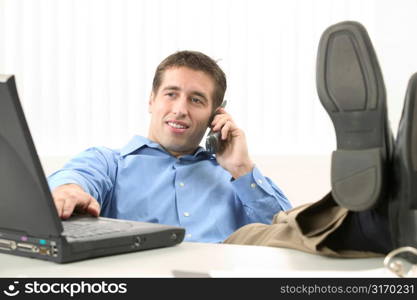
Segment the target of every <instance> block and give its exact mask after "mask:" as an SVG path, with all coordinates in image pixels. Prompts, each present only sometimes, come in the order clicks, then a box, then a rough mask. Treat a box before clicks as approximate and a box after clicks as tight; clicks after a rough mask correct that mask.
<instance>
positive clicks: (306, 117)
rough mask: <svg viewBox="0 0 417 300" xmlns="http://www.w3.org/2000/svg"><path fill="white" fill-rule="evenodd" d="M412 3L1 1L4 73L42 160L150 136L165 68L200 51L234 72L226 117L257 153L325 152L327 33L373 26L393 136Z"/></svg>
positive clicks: (408, 57)
mask: <svg viewBox="0 0 417 300" xmlns="http://www.w3.org/2000/svg"><path fill="white" fill-rule="evenodd" d="M416 14H417V1H414V0H409V1H408V0H397V1H391V0H338V1H333V0H314V1H313V0H287V1H283V0H281V1H279V0H270V1H268V0H246V1H245V0H236V1H233V0H200V1H196V0H192V1H191V0H159V1H156V0H149V1H147V0H96V1H93V0H74V1H71V0H27V1H25V0H0V73H5V74H15V75H16V80H17V84H18V90H19V93H20V97H21V101H22V103H23V107H24V110H25V113H26V116H27V119H28V122H29V125H30V127H31V131H32V135H33V137H34V140H35V143H36V146H37V148H38V152H39V153H40V155H41V156H49V155H52V156H64V155H73V154H75V153H78V152H80V151H82V150H83V149H85V148H87V147H90V146H108V147H111V148H119V147H122V146H123V145H124V144H125V143H127V142H128V140H129V139H130V138H131V137H132V136H133V135H134V134H141V135H145V136H146V135H147V128H148V122H149V115H148V112H147V102H148V96H149V94H150V90H151V81H152V78H153V73H154V70H155V68H156V66H157V64H158V63H159V62H160V61H161V60H162V59H163V58H165V57H166V56H168V55H169V54H171V53H173V52H175V51H177V50H184V49H189V50H198V51H202V52H204V53H206V54H208V55H209V56H211V57H213V58H214V59H216V60H219V64H220V65H221V67H222V68H223V69H224V71H225V72H226V74H227V76H228V86H229V87H228V90H227V94H226V99H227V100H228V110H229V111H230V112H231V113H232V114H233V116H234V118H235V120H236V122H237V123H238V125H239V126H240V127H241V128H243V129H244V130H245V131H246V133H247V137H248V140H249V145H250V146H249V147H250V152H251V153H252V155H315V154H317V155H327V154H329V153H330V152H331V151H332V150H333V149H334V148H335V135H334V130H333V127H332V124H331V122H330V119H329V117H328V115H327V114H326V113H325V111H324V109H323V108H322V106H321V104H320V101H319V99H318V97H317V93H316V88H315V60H316V51H317V45H318V41H319V38H320V35H321V33H322V32H323V31H324V30H325V29H326V28H327V27H328V26H330V25H332V24H334V23H337V22H340V21H344V20H355V21H359V22H361V23H362V24H363V25H365V27H366V28H367V29H368V32H369V34H370V36H371V39H372V41H373V44H374V46H375V49H376V52H377V54H378V58H379V61H380V64H381V67H382V70H383V74H384V78H385V83H386V88H387V95H388V105H389V112H390V119H391V123H392V127H393V128H394V129H396V127H397V125H398V121H399V117H400V113H401V109H402V102H403V98H404V93H405V88H406V85H407V81H408V79H409V77H410V76H411V74H412V73H414V72H416V71H417V38H416V37H417V18H416V17H415V16H416Z"/></svg>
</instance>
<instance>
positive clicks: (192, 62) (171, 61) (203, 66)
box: [152, 51, 227, 110]
mask: <svg viewBox="0 0 417 300" xmlns="http://www.w3.org/2000/svg"><path fill="white" fill-rule="evenodd" d="M172 67H187V68H190V69H192V70H196V71H202V72H204V73H206V74H207V75H209V76H210V77H211V78H213V80H214V93H213V95H212V96H213V102H214V103H213V104H214V105H213V110H214V109H216V108H217V107H218V106H220V104H221V103H222V101H223V98H224V94H225V92H226V88H227V83H226V75H225V74H224V72H223V70H222V69H221V68H220V67H219V66H218V64H217V62H215V61H214V60H213V59H212V58H210V57H208V56H207V55H205V54H204V53H201V52H198V51H178V52H176V53H174V54H171V55H170V56H168V57H167V58H165V59H164V60H163V61H162V62H161V63H160V64H159V65H158V67H157V68H156V71H155V75H154V78H153V83H152V91H153V92H154V94H156V93H157V91H158V89H159V87H160V85H161V81H162V75H163V73H164V72H165V70H167V69H169V68H172Z"/></svg>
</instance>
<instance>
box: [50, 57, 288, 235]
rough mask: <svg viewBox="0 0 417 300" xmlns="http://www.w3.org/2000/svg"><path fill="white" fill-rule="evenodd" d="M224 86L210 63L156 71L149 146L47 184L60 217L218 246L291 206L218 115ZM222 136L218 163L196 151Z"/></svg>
mask: <svg viewBox="0 0 417 300" xmlns="http://www.w3.org/2000/svg"><path fill="white" fill-rule="evenodd" d="M226 86H227V85H226V77H225V74H224V72H223V71H222V70H221V69H220V67H219V66H218V65H217V63H216V62H215V61H214V60H212V59H211V58H210V57H208V56H207V55H205V54H203V53H200V52H194V51H181V52H177V53H174V54H172V55H170V56H168V57H167V58H166V59H165V60H163V61H162V62H161V63H160V65H159V66H158V67H157V69H156V72H155V76H154V80H153V87H152V93H151V95H150V99H149V113H150V114H151V122H150V127H149V132H148V137H147V138H145V137H142V136H135V137H133V139H132V140H131V141H130V142H129V143H128V144H127V145H126V146H124V147H123V148H121V149H116V150H114V149H108V148H105V147H95V148H90V149H87V150H86V151H84V152H82V153H80V154H79V155H77V156H76V157H74V158H73V159H72V160H70V161H69V162H68V163H67V164H66V165H65V166H64V167H63V169H61V170H59V171H57V172H55V173H54V174H52V175H51V176H49V178H48V182H49V186H50V188H51V190H52V195H53V197H54V201H55V205H56V207H57V211H58V215H59V216H60V217H61V218H63V219H66V218H69V217H70V216H71V215H72V213H73V212H74V211H76V212H81V213H90V214H92V215H94V216H99V215H101V216H105V217H110V218H118V219H130V220H136V221H144V222H155V223H161V224H168V225H176V226H182V227H185V228H186V237H185V240H187V241H196V242H222V241H223V240H224V239H225V238H226V237H228V236H229V235H230V234H231V233H232V232H234V231H235V230H237V229H238V228H240V227H242V226H243V225H246V224H250V223H264V224H270V222H271V220H272V217H273V215H275V214H276V213H277V212H279V211H282V210H286V209H289V208H290V207H291V206H290V204H289V202H288V200H287V199H286V197H285V196H284V194H283V193H282V192H281V190H280V189H279V188H278V187H277V186H276V185H275V184H274V183H273V182H272V181H271V180H270V179H269V178H267V177H264V176H263V175H262V173H261V172H260V170H259V169H258V168H257V167H256V166H255V165H254V163H253V162H252V160H251V158H250V156H249V154H248V149H247V144H246V138H245V135H244V132H243V131H242V130H241V129H240V128H239V127H237V126H236V124H235V122H234V121H233V119H232V117H231V116H230V115H229V114H228V113H227V112H226V111H225V109H223V108H220V107H219V106H220V104H221V103H222V101H223V97H224V94H225V91H226ZM207 127H211V128H212V129H213V131H215V132H220V134H221V140H222V147H221V150H220V151H219V152H218V153H216V154H215V155H213V154H210V153H209V152H207V151H206V150H205V149H204V148H202V147H200V146H199V144H200V142H201V140H202V138H203V136H204V133H205V131H206V130H207Z"/></svg>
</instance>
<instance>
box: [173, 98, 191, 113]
mask: <svg viewBox="0 0 417 300" xmlns="http://www.w3.org/2000/svg"><path fill="white" fill-rule="evenodd" d="M172 112H173V113H174V114H175V115H176V116H177V117H183V116H186V115H187V114H188V101H187V98H186V97H185V96H181V97H179V98H178V99H177V100H176V101H175V102H174V105H173V107H172Z"/></svg>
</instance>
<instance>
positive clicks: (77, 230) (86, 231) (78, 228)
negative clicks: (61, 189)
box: [62, 218, 132, 238]
mask: <svg viewBox="0 0 417 300" xmlns="http://www.w3.org/2000/svg"><path fill="white" fill-rule="evenodd" d="M89 219H90V218H89ZM62 225H63V227H64V232H63V233H62V235H64V236H66V237H72V238H83V237H92V236H100V235H106V234H110V233H117V232H122V231H126V230H128V229H130V228H131V227H132V224H130V223H125V222H117V221H114V222H112V221H107V220H102V219H96V218H91V219H90V220H88V219H83V220H73V221H63V222H62Z"/></svg>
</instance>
